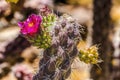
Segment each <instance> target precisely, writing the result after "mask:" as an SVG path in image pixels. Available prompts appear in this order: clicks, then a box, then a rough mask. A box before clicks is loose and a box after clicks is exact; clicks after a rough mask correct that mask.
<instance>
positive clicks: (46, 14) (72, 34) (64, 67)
mask: <svg viewBox="0 0 120 80" xmlns="http://www.w3.org/2000/svg"><path fill="white" fill-rule="evenodd" d="M44 10H45V11H44ZM18 25H19V26H20V27H21V33H22V34H23V35H24V36H25V37H26V38H27V39H28V40H29V41H30V42H31V43H33V44H34V45H36V46H38V47H39V48H44V52H43V58H42V59H41V60H40V62H39V71H38V72H37V74H36V75H35V76H34V77H33V80H65V79H67V77H68V76H69V75H70V73H71V64H72V62H73V60H74V58H75V57H77V56H79V57H80V60H82V61H84V62H85V63H87V62H86V57H85V58H83V57H82V55H88V54H89V53H91V54H93V52H91V51H88V50H89V49H88V50H87V51H82V52H81V51H80V53H81V54H80V55H78V54H79V51H78V49H77V44H78V42H79V41H80V39H81V35H80V33H81V30H82V26H80V25H79V24H78V23H77V21H76V20H75V19H73V18H72V17H71V16H70V15H67V14H65V15H63V16H61V17H56V15H54V14H53V13H51V11H49V9H47V7H45V8H44V9H42V12H41V15H36V14H32V15H31V16H29V18H28V19H27V20H26V21H24V22H19V23H18ZM94 49H95V50H94V51H95V54H98V53H97V48H94ZM90 50H93V49H90ZM86 52H87V54H86ZM84 53H85V54H84ZM93 55H94V54H93ZM93 58H94V56H92V57H91V56H89V58H88V59H90V60H93ZM96 59H98V55H97V56H95V60H96ZM88 61H89V60H88ZM88 63H90V61H89V62H88ZM95 63H97V61H96V62H95Z"/></svg>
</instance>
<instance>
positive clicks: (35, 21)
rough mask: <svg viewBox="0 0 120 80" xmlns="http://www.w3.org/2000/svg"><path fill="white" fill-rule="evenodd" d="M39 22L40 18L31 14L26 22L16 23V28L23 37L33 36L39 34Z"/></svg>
mask: <svg viewBox="0 0 120 80" xmlns="http://www.w3.org/2000/svg"><path fill="white" fill-rule="evenodd" d="M41 22H42V17H41V16H38V15H36V14H31V15H30V16H29V17H28V19H27V20H26V21H24V22H18V26H19V27H20V28H21V33H22V34H23V35H28V36H33V35H35V34H37V32H39V30H40V24H41Z"/></svg>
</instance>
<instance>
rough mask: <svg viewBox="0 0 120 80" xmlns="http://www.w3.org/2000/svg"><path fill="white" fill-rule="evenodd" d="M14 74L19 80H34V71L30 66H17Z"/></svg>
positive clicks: (14, 68)
mask: <svg viewBox="0 0 120 80" xmlns="http://www.w3.org/2000/svg"><path fill="white" fill-rule="evenodd" d="M13 73H14V74H15V77H16V78H17V79H18V80H32V77H33V74H32V70H31V68H30V67H29V66H28V65H25V64H17V65H15V66H14V67H13Z"/></svg>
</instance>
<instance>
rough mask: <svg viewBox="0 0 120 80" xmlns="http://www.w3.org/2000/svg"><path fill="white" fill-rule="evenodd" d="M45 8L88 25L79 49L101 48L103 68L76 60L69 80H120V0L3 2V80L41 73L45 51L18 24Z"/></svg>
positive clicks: (0, 39)
mask: <svg viewBox="0 0 120 80" xmlns="http://www.w3.org/2000/svg"><path fill="white" fill-rule="evenodd" d="M11 1H12V0H11ZM43 5H48V6H49V7H50V8H51V9H52V10H53V11H54V13H55V14H56V15H58V16H60V15H62V14H64V13H68V14H70V15H71V16H72V17H73V18H75V19H76V20H77V21H78V22H79V23H80V24H81V25H82V26H84V33H83V34H82V38H83V41H81V42H80V43H79V45H78V48H83V47H89V46H91V45H94V44H98V46H99V55H100V58H101V59H102V60H103V62H102V63H100V64H98V65H99V67H100V68H99V67H98V66H97V65H89V64H85V63H83V62H80V61H79V60H78V59H77V58H76V59H75V61H74V62H73V64H72V73H71V75H70V77H69V78H68V80H120V0H19V1H18V3H16V4H15V3H9V2H6V1H5V0H0V80H32V78H31V77H32V76H33V74H35V73H36V71H37V70H38V61H39V59H40V58H41V55H42V54H41V53H42V50H41V49H38V48H37V47H35V46H32V45H31V44H30V43H29V42H28V41H27V40H26V39H25V38H23V37H22V36H21V35H20V33H19V30H20V29H19V27H18V26H17V22H18V21H23V20H25V19H26V18H27V17H28V16H29V15H30V14H31V13H38V12H39V9H40V7H41V6H43Z"/></svg>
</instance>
